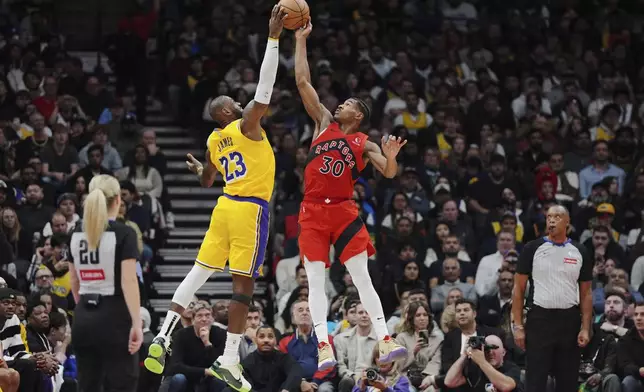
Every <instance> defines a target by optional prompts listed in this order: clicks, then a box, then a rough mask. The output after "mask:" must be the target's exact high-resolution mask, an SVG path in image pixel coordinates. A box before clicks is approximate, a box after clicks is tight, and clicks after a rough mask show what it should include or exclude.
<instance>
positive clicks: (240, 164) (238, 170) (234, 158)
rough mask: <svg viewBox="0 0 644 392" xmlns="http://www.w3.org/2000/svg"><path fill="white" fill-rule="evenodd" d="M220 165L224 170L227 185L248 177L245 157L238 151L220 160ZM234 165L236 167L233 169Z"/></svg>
mask: <svg viewBox="0 0 644 392" xmlns="http://www.w3.org/2000/svg"><path fill="white" fill-rule="evenodd" d="M219 163H220V164H221V167H222V168H223V169H224V179H225V180H226V183H229V182H232V181H235V180H237V179H239V178H242V177H244V176H245V175H246V164H245V163H244V157H243V156H242V154H240V153H239V152H237V151H233V152H231V153H230V154H228V155H227V156H222V157H221V158H219ZM233 164H234V167H231V166H232V165H233Z"/></svg>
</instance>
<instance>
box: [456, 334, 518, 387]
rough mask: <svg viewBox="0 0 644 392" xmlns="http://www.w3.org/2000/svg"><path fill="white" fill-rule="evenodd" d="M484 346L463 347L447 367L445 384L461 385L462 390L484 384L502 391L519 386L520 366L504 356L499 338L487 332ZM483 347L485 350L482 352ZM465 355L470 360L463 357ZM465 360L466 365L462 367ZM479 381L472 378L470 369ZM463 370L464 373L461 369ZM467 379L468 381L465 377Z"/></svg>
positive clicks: (483, 385) (474, 377)
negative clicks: (462, 350) (468, 360)
mask: <svg viewBox="0 0 644 392" xmlns="http://www.w3.org/2000/svg"><path fill="white" fill-rule="evenodd" d="M483 346H484V347H481V348H483V349H484V350H481V349H480V348H473V347H471V346H469V347H467V348H466V349H465V351H464V352H463V353H462V354H461V356H460V357H459V358H458V360H456V362H454V364H453V365H452V366H451V367H450V368H449V371H448V372H447V375H446V376H445V386H447V387H448V388H457V387H461V386H462V387H463V388H462V390H463V391H484V390H487V388H490V387H489V386H490V385H491V388H494V389H496V390H502V391H518V390H521V389H522V382H521V370H520V369H519V367H518V366H517V365H516V364H514V363H512V362H510V361H507V360H505V359H504V357H505V349H504V348H503V341H502V339H501V338H499V337H498V336H495V335H488V336H487V337H486V338H485V343H484V344H483ZM484 351H485V353H484ZM467 358H469V359H471V361H472V363H473V364H471V363H468V362H466V361H465V360H466V359H467ZM466 364H468V365H470V366H469V367H468V368H467V370H466V366H467V365H466ZM471 369H474V370H475V373H476V374H477V376H478V377H481V378H480V379H479V382H477V383H476V384H474V383H473V382H472V380H476V379H477V378H476V377H477V376H474V374H475V373H474V372H472V371H471ZM466 372H467V376H465V373H466ZM468 380H469V381H468Z"/></svg>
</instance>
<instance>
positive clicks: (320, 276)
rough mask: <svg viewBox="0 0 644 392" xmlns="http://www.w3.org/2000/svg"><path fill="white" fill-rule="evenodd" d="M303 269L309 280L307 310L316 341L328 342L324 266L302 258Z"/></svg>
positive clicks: (319, 262)
mask: <svg viewBox="0 0 644 392" xmlns="http://www.w3.org/2000/svg"><path fill="white" fill-rule="evenodd" d="M304 269H305V270H306V276H307V278H308V280H309V309H310V310H311V319H312V320H313V327H314V329H315V335H316V336H317V338H318V341H321V342H328V335H329V332H328V329H327V325H326V314H327V311H328V309H329V301H328V299H327V298H326V291H325V290H324V284H325V282H326V265H325V264H324V262H322V261H309V260H307V259H306V257H305V258H304Z"/></svg>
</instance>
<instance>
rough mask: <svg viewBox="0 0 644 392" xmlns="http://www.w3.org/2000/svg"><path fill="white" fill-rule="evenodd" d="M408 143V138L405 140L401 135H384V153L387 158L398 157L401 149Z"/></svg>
mask: <svg viewBox="0 0 644 392" xmlns="http://www.w3.org/2000/svg"><path fill="white" fill-rule="evenodd" d="M405 144H407V140H403V139H402V138H400V137H395V136H393V135H389V136H383V137H382V155H384V156H385V157H386V158H387V159H392V158H396V155H398V153H399V152H400V149H401V148H402V147H403V146H404V145H405Z"/></svg>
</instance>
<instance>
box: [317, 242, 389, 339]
mask: <svg viewBox="0 0 644 392" xmlns="http://www.w3.org/2000/svg"><path fill="white" fill-rule="evenodd" d="M368 262H369V257H368V256H367V251H364V252H362V253H360V254H359V255H355V256H353V257H352V258H350V259H349V260H347V261H346V263H344V266H345V267H347V271H349V273H350V274H351V280H353V284H354V285H355V286H356V288H357V289H358V294H360V302H362V306H364V309H365V310H366V311H367V313H369V316H370V317H371V323H372V324H373V328H374V330H375V331H376V335H378V339H379V340H382V339H384V338H385V336H388V335H389V331H388V330H387V321H386V320H385V313H384V311H383V310H382V303H381V302H380V297H379V296H378V293H377V292H376V289H375V288H374V287H373V283H372V282H371V277H370V276H369V268H368V265H367V263H368ZM310 295H311V289H309V296H310Z"/></svg>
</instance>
